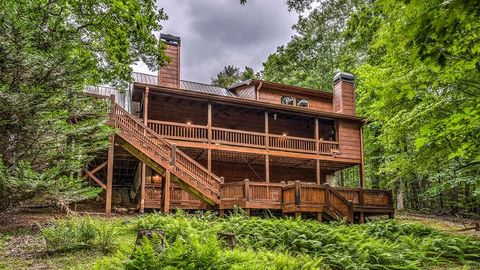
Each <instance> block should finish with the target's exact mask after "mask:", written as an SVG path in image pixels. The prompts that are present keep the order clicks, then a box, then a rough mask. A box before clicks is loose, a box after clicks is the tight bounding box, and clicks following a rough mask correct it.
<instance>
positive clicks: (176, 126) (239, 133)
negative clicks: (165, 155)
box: [148, 120, 340, 155]
mask: <svg viewBox="0 0 480 270" xmlns="http://www.w3.org/2000/svg"><path fill="white" fill-rule="evenodd" d="M148 127H150V128H151V129H152V130H154V131H155V132H156V133H158V134H159V135H161V136H163V137H165V138H170V139H177V140H186V141H200V142H208V128H207V126H203V125H194V124H183V123H177V122H167V121H155V120H148ZM211 140H212V141H211V142H212V143H216V144H224V145H233V146H244V147H252V148H263V149H267V148H269V149H274V150H281V151H290V152H301V153H309V154H322V155H331V154H332V150H340V145H339V143H338V142H334V141H323V140H319V141H318V150H317V141H316V140H315V139H310V138H302V137H293V136H283V135H276V134H268V140H267V136H266V135H265V133H261V132H253V131H244V130H235V129H227V128H219V127H212V138H211ZM267 143H268V145H267Z"/></svg>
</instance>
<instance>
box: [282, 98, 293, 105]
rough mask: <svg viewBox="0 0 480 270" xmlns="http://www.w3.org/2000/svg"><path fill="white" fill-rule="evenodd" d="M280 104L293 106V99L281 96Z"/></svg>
mask: <svg viewBox="0 0 480 270" xmlns="http://www.w3.org/2000/svg"><path fill="white" fill-rule="evenodd" d="M280 103H282V104H286V105H293V97H291V96H282V98H281V99H280Z"/></svg>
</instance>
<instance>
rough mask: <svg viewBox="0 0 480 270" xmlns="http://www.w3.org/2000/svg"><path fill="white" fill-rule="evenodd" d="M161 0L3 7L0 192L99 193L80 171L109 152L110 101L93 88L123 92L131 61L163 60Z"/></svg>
mask: <svg viewBox="0 0 480 270" xmlns="http://www.w3.org/2000/svg"><path fill="white" fill-rule="evenodd" d="M165 18H166V16H165V14H164V13H163V10H161V9H157V8H156V7H155V1H153V0H142V1H134V0H129V1H116V0H99V1H97V0H95V1H92V0H76V1H65V0H59V1H54V0H4V1H2V8H1V9H0V40H1V42H0V158H1V159H0V176H1V179H0V181H1V182H0V187H1V189H3V190H5V191H6V192H8V193H9V194H11V195H12V196H13V195H15V197H16V199H18V200H23V199H26V198H31V197H33V196H36V197H37V198H38V197H43V198H46V199H47V200H50V201H52V202H54V203H61V204H63V205H67V204H68V203H69V202H70V201H75V200H81V199H85V198H88V197H92V196H95V195H96V194H97V193H98V189H92V188H88V187H86V186H85V185H84V182H85V181H84V180H81V179H80V178H79V176H80V172H81V169H82V168H83V167H84V166H85V165H86V164H88V162H89V161H90V160H91V159H92V158H93V157H94V156H95V155H96V154H98V152H99V151H101V150H103V149H105V147H106V146H107V136H108V135H109V134H110V133H111V132H112V131H111V130H110V129H109V128H107V127H106V126H105V125H104V124H105V113H106V106H105V103H104V102H102V101H99V100H94V99H92V98H88V97H86V96H85V95H84V94H83V89H84V87H85V86H86V85H98V84H110V85H114V86H117V87H119V88H121V87H124V86H125V85H126V84H127V83H128V81H130V76H131V75H130V73H131V67H130V66H131V65H132V64H133V63H135V62H136V61H139V60H142V61H143V62H145V63H146V64H147V65H148V66H149V67H150V68H151V69H155V68H157V63H159V61H164V60H165V59H166V57H165V55H164V53H163V50H162V45H161V44H160V43H159V42H158V41H157V39H156V37H155V35H154V31H159V30H160V29H161V26H160V21H161V20H162V19H165Z"/></svg>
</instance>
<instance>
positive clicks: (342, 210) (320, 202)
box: [282, 181, 353, 222]
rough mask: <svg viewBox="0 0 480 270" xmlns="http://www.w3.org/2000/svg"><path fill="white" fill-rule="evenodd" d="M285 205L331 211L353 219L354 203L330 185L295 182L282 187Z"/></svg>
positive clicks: (314, 210)
mask: <svg viewBox="0 0 480 270" xmlns="http://www.w3.org/2000/svg"><path fill="white" fill-rule="evenodd" d="M282 190H283V194H282V199H283V206H284V207H287V208H291V209H296V210H297V211H310V212H329V213H330V214H332V215H335V216H336V218H339V219H341V218H346V219H347V220H348V221H350V222H352V221H353V203H350V202H349V201H348V200H347V199H345V198H344V197H342V195H340V194H339V193H338V192H336V191H335V190H334V189H333V188H332V187H330V186H328V185H318V184H312V183H302V182H299V181H297V182H295V183H294V184H289V185H286V186H284V187H283V188H282Z"/></svg>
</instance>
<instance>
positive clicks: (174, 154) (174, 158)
mask: <svg viewBox="0 0 480 270" xmlns="http://www.w3.org/2000/svg"><path fill="white" fill-rule="evenodd" d="M170 158H171V159H172V160H171V162H170V165H171V166H172V167H175V166H176V164H177V146H176V145H175V144H172V153H171V155H170Z"/></svg>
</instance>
